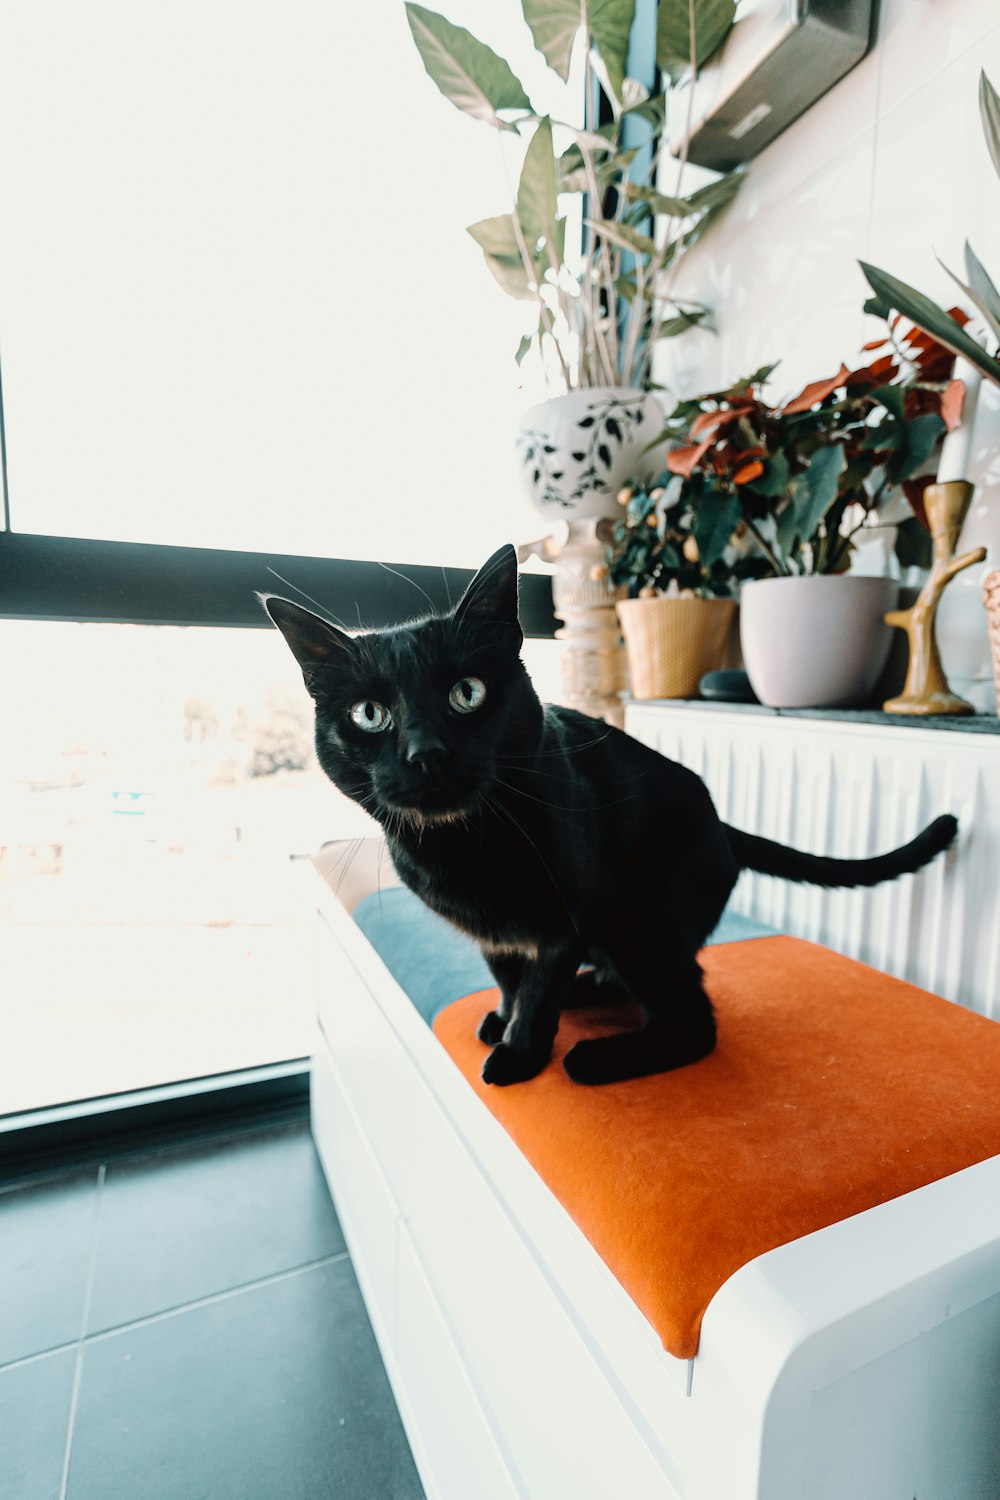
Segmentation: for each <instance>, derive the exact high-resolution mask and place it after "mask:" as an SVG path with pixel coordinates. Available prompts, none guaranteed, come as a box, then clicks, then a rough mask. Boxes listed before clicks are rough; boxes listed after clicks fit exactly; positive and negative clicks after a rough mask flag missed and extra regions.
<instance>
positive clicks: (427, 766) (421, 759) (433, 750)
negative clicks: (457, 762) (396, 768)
mask: <svg viewBox="0 0 1000 1500" xmlns="http://www.w3.org/2000/svg"><path fill="white" fill-rule="evenodd" d="M446 754H447V752H446V750H445V748H444V746H443V745H442V743H441V741H440V740H439V739H438V738H437V736H436V735H435V734H433V733H431V731H429V730H426V729H418V730H414V731H412V732H411V733H410V735H409V736H408V738H407V741H406V759H407V763H408V764H409V765H411V766H417V767H418V768H419V769H420V770H421V771H423V772H425V773H426V774H430V773H431V772H433V771H436V770H438V769H439V768H440V767H441V765H442V764H443V762H444V759H445V755H446Z"/></svg>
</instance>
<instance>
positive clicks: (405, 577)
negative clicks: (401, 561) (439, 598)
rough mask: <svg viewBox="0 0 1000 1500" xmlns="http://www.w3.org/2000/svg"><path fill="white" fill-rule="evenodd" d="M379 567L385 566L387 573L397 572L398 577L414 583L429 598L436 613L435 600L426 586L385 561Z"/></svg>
mask: <svg viewBox="0 0 1000 1500" xmlns="http://www.w3.org/2000/svg"><path fill="white" fill-rule="evenodd" d="M379 567H380V568H384V569H385V571H386V572H387V573H395V575H396V577H397V578H401V579H402V580H403V582H404V583H409V584H412V585H413V587H414V588H415V589H416V590H417V592H418V593H420V594H423V596H424V598H425V599H426V600H427V603H428V604H429V605H430V607H431V610H432V611H433V612H434V613H436V612H437V610H436V606H435V604H434V600H433V599H432V598H431V596H430V594H429V593H428V592H427V590H426V589H425V588H421V586H420V584H419V583H418V582H417V580H416V579H415V578H410V577H408V576H407V574H406V573H401V572H400V571H399V569H398V568H393V567H390V566H389V564H388V563H385V562H380V563H379Z"/></svg>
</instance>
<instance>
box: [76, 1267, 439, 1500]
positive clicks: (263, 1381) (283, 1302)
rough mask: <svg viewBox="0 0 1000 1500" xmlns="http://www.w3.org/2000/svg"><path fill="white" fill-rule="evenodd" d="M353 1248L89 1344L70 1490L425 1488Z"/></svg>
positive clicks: (244, 1494) (207, 1499) (393, 1496)
mask: <svg viewBox="0 0 1000 1500" xmlns="http://www.w3.org/2000/svg"><path fill="white" fill-rule="evenodd" d="M422 1494H423V1491H422V1489H421V1486H420V1483H419V1480H418V1478H417V1474H416V1470H415V1468H414V1466H413V1461H412V1458H411V1456H410V1452H409V1449H408V1447H407V1444H406V1440H405V1437H404V1434H403V1429H402V1426H401V1423H400V1420H399V1416H398V1414H397V1412H396V1408H395V1405H394V1403H393V1398H392V1394H391V1391H390V1388H389V1383H388V1380H387V1379H386V1375H385V1372H384V1370H383V1367H382V1364H381V1361H380V1359H379V1355H378V1350H377V1346H376V1344H375V1340H374V1337H373V1335H372V1332H371V1327H370V1324H369V1322H368V1318H367V1315H366V1313H365V1308H364V1304H363V1302H362V1300H361V1295H360V1293H359V1291H358V1288H357V1283H356V1281H355V1279H354V1273H353V1271H352V1269H351V1266H350V1262H349V1261H348V1260H346V1258H345V1259H344V1260H341V1261H337V1262H334V1263H333V1264H329V1265H326V1266H321V1267H316V1268H314V1269H312V1270H308V1271H303V1272H300V1273H298V1274H295V1275H292V1276H288V1277H285V1278H283V1279H281V1280H279V1281H276V1282H271V1283H269V1284H268V1285H266V1286H263V1287H256V1288H252V1289H250V1290H247V1291H244V1292H240V1293H238V1294H236V1295H234V1296H229V1297H223V1298H220V1299H218V1300H216V1301H213V1302H210V1303H207V1304H203V1305H202V1306H200V1307H195V1308H189V1309H187V1310H186V1311H183V1312H179V1313H174V1314H172V1315H170V1316H168V1317H164V1318H160V1319H156V1320H154V1321H153V1322H150V1323H145V1324H142V1325H140V1326H139V1327H137V1328H132V1329H124V1330H122V1331H120V1332H117V1333H114V1334H112V1335H110V1336H109V1337H106V1338H101V1339H96V1340H94V1341H93V1342H91V1343H90V1344H88V1346H87V1351H86V1355H85V1359H84V1367H83V1378H82V1383H81V1390H80V1398H79V1404H78V1408H77V1416H76V1424H75V1436H74V1444H73V1452H72V1457H71V1462H70V1470H69V1486H68V1493H67V1500H138V1497H141V1500H251V1497H252V1500H334V1497H335V1500H376V1497H377V1500H420V1497H421V1496H422Z"/></svg>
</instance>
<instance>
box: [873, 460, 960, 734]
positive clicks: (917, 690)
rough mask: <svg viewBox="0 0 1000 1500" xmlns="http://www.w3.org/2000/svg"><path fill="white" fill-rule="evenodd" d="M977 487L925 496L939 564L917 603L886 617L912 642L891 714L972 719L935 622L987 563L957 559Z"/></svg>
mask: <svg viewBox="0 0 1000 1500" xmlns="http://www.w3.org/2000/svg"><path fill="white" fill-rule="evenodd" d="M972 495H973V486H972V485H971V484H969V482H968V481H967V480H965V479H949V480H946V481H945V483H944V484H929V485H928V486H927V488H926V490H925V491H924V505H925V507H926V510H927V520H928V522H929V524H930V529H931V538H932V540H933V543H934V561H933V563H932V565H931V571H930V577H929V578H928V579H927V582H926V583H925V584H924V586H923V588H922V589H921V590H920V595H919V598H918V599H917V602H916V603H915V604H914V605H912V606H911V607H910V608H909V609H894V610H892V611H891V612H890V613H889V614H887V615H886V617H885V619H886V624H887V625H896V626H898V628H899V629H900V630H905V631H906V634H907V636H908V637H909V641H910V663H909V667H908V669H907V673H906V683H905V685H904V687H903V691H902V693H901V694H900V695H899V697H898V698H890V699H889V701H888V702H887V703H883V705H882V707H883V708H884V710H885V712H886V713H887V714H924V715H926V714H971V713H975V709H974V708H973V706H972V704H971V703H967V702H966V701H965V699H964V698H960V697H959V696H958V694H957V693H953V692H952V691H951V688H950V687H949V686H948V679H947V678H946V677H945V675H944V668H943V667H942V665H941V655H940V652H939V651H938V644H937V636H936V634H935V621H936V617H937V609H938V605H939V604H940V602H941V595H942V594H943V593H944V591H945V589H946V588H947V586H948V584H949V583H950V582H951V580H952V579H953V578H954V577H955V575H956V573H961V572H962V571H963V569H965V568H971V567H972V565H973V563H978V562H982V560H983V558H984V557H985V556H986V548H985V547H974V548H973V549H972V551H971V552H963V553H962V555H961V556H960V557H956V556H955V547H956V546H957V544H958V537H959V533H960V532H961V530H962V523H963V522H964V520H965V517H966V515H967V514H968V510H969V505H970V504H971V501H972Z"/></svg>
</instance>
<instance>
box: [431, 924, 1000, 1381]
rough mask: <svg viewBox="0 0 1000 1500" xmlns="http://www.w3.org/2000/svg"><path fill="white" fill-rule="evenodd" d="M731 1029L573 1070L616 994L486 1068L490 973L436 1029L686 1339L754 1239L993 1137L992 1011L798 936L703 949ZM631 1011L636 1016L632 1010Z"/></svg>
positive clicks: (820, 1223)
mask: <svg viewBox="0 0 1000 1500" xmlns="http://www.w3.org/2000/svg"><path fill="white" fill-rule="evenodd" d="M701 961H702V964H703V967H704V969H705V973H706V979H707V985H708V990H709V993H710V994H711V996H712V1000H713V1003H714V1005H715V1008H716V1014H717V1017H718V1023H719V1042H718V1047H717V1048H716V1051H715V1052H714V1053H713V1054H712V1055H711V1056H710V1057H708V1058H705V1059H704V1060H703V1061H702V1062H700V1063H697V1064H695V1065H694V1066H692V1067H687V1068H682V1069H679V1070H678V1071H677V1072H674V1073H668V1074H663V1075H660V1076H657V1077H653V1078H644V1079H636V1080H634V1081H631V1082H628V1083H618V1084H609V1085H604V1086H602V1087H598V1088H586V1087H581V1086H580V1085H578V1084H574V1083H572V1082H571V1081H570V1080H569V1078H568V1077H567V1076H566V1074H565V1072H564V1071H563V1069H562V1067H561V1066H560V1065H559V1064H560V1060H561V1058H562V1057H563V1056H564V1054H565V1052H566V1051H567V1050H568V1048H569V1047H570V1046H571V1045H572V1044H573V1042H575V1041H577V1040H578V1039H579V1038H581V1037H588V1036H600V1035H605V1034H607V1033H608V1032H610V1031H618V1030H621V1029H622V1028H623V1025H624V1024H630V1023H627V1022H626V1021H625V1019H624V1018H623V1014H622V1012H621V1011H620V1010H615V1011H612V1010H607V1011H601V1010H597V1009H593V1010H580V1011H575V1012H567V1013H565V1014H564V1016H563V1018H562V1023H561V1026H560V1030H559V1035H558V1038H557V1041H556V1052H555V1058H554V1060H553V1063H552V1064H551V1065H550V1066H549V1067H547V1068H546V1069H545V1071H544V1072H543V1073H542V1074H541V1075H540V1076H539V1077H538V1078H535V1079H533V1080H532V1081H531V1082H529V1083H525V1084H518V1085H514V1086H512V1087H508V1088H496V1087H493V1088H491V1087H487V1086H486V1085H485V1084H483V1082H482V1080H481V1078H480V1069H481V1067H482V1063H483V1058H484V1057H485V1055H486V1052H487V1048H486V1047H485V1046H484V1045H483V1043H481V1042H479V1041H478V1040H477V1038H476V1034H475V1033H476V1027H477V1025H478V1023H479V1020H480V1018H481V1017H482V1015H483V1013H484V1012H485V1011H486V1010H488V1009H491V1008H492V1007H493V1005H494V1004H495V1000H496V992H495V991H483V992H480V993H478V994H476V995H470V996H467V997H465V998H464V999H461V1000H458V1001H455V1002H454V1003H453V1004H452V1005H450V1006H448V1007H447V1008H446V1009H445V1010H443V1011H442V1012H441V1014H440V1015H439V1016H438V1017H437V1019H436V1020H435V1022H434V1030H435V1033H436V1034H437V1036H438V1038H439V1039H440V1041H441V1042H442V1044H443V1045H444V1047H445V1048H446V1049H447V1051H448V1052H449V1053H450V1055H451V1057H452V1058H453V1059H454V1061H455V1062H456V1063H457V1065H458V1067H459V1068H460V1069H461V1070H462V1072H463V1073H464V1074H465V1075H466V1077H467V1078H468V1080H469V1082H470V1083H471V1085H472V1087H473V1088H474V1089H475V1090H476V1091H477V1093H478V1094H479V1095H480V1097H481V1098H482V1099H483V1100H484V1101H485V1103H486V1105H487V1107H488V1108H489V1109H490V1110H491V1111H492V1113H493V1114H494V1115H495V1116H496V1118H497V1119H498V1120H499V1121H500V1122H501V1124H502V1125H503V1126H504V1127H505V1128H506V1130H507V1131H508V1132H509V1134H510V1135H511V1137H512V1138H513V1139H514V1141H515V1142H516V1143H517V1145H518V1146H519V1147H520V1149H521V1151H522V1152H523V1153H524V1155H525V1156H526V1157H527V1159H528V1161H530V1162H531V1163H532V1165H533V1166H534V1167H535V1169H536V1171H537V1172H538V1173H539V1175H540V1176H541V1177H542V1179H543V1180H544V1181H545V1182H546V1183H547V1184H548V1186H549V1188H550V1189H551V1190H552V1192H553V1193H554V1194H555V1196H556V1197H557V1198H558V1199H559V1200H560V1202H561V1203H562V1204H563V1206H564V1207H565V1208H566V1210H567V1211H568V1212H569V1213H570V1214H571V1216H572V1217H573V1219H574V1220H575V1221H576V1223H577V1224H578V1225H579V1226H580V1228H581V1229H582V1231H583V1232H584V1234H585V1235H586V1236H587V1238H588V1239H589V1240H590V1241H591V1243H592V1244H593V1246H594V1248H595V1249H596V1250H597V1252H598V1254H599V1255H600V1256H601V1257H602V1259H603V1260H604V1261H605V1263H606V1264H607V1265H608V1267H609V1268H610V1270H611V1271H612V1272H613V1273H614V1275H615V1276H616V1277H617V1278H618V1280H619V1281H620V1282H621V1284H622V1285H623V1287H624V1288H625V1289H626V1291H627V1292H628V1293H629V1295H630V1296H631V1298H632V1300H633V1301H634V1302H635V1303H636V1305H637V1306H638V1307H639V1308H640V1309H641V1310H642V1312H643V1313H644V1314H645V1315H646V1317H647V1318H648V1319H649V1321H650V1323H651V1324H652V1325H653V1327H654V1328H655V1329H656V1330H657V1332H658V1333H659V1335H660V1337H661V1339H662V1340H663V1344H664V1346H665V1348H666V1349H667V1350H668V1351H669V1352H670V1353H671V1354H675V1355H677V1356H678V1357H680V1358H688V1357H690V1356H691V1355H693V1354H694V1353H695V1352H696V1350H697V1347H698V1336H699V1330H700V1327H701V1320H702V1317H703V1315H704V1312H705V1309H706V1308H707V1306H708V1303H709V1302H710V1300H711V1298H712V1297H713V1295H714V1294H715V1292H716V1291H717V1290H718V1288H719V1287H720V1286H721V1285H722V1283H723V1282H724V1281H726V1280H727V1278H728V1277H729V1276H731V1275H732V1274H733V1272H734V1271H736V1270H737V1269H738V1268H739V1267H740V1266H742V1265H744V1264H746V1262H747V1261H749V1260H752V1259H753V1258H754V1257H755V1256H758V1255H761V1254H763V1253H764V1252H765V1251H767V1250H771V1249H773V1248H774V1247H775V1246H777V1245H781V1244H785V1243H787V1242H788V1241H790V1240H794V1239H797V1238H799V1237H800V1236H802V1235H804V1234H808V1233H810V1232H811V1231H813V1230H817V1229H822V1228H824V1227H825V1226H826V1225H828V1224H832V1223H835V1222H836V1221H838V1220H840V1219H845V1218H847V1217H849V1216H850V1215H852V1214H856V1213H860V1212H861V1211H862V1210H863V1209H867V1208H871V1207H873V1206H874V1205H876V1204H878V1203H882V1202H885V1201H887V1200H889V1199H891V1198H896V1197H898V1196H900V1194H902V1193H907V1192H910V1191H912V1190H913V1189H915V1188H919V1187H922V1186H924V1185H925V1184H926V1183H929V1182H933V1181H935V1180H937V1179H938V1178H941V1177H945V1176H947V1175H949V1174H950V1173H952V1172H957V1171H959V1170H960V1169H961V1168H963V1167H967V1166H971V1165H972V1164H973V1163H974V1162H978V1161H982V1160H984V1159H985V1158H987V1157H990V1156H995V1155H997V1154H1000V1025H998V1024H997V1023H996V1022H994V1021H991V1020H988V1019H986V1018H984V1017H982V1016H979V1015H975V1014H973V1013H972V1012H970V1011H967V1010H964V1009H962V1008H961V1007H960V1006H956V1005H952V1004H950V1003H949V1002H948V1001H945V1000H941V999H939V998H938V997H936V996H933V995H929V994H927V993H926V992H925V991H923V990H920V989H917V988H916V987H915V986H913V985H909V984H904V983H903V982H902V981H900V980H897V979H892V978H890V977H888V976H887V975H884V974H880V973H878V972H877V971H876V970H874V969H870V968H867V967H866V966H865V965H863V964H859V963H856V962H855V961H854V960H852V959H847V958H843V957H841V956H839V955H838V954H835V953H832V952H830V951H828V950H827V949H825V948H820V947H817V946H816V945H814V944H812V943H806V942H803V941H801V940H800V939H797V938H789V937H771V938H756V939H755V940H753V941H752V942H737V943H728V944H722V945H720V946H717V947H714V948H708V949H706V950H704V952H703V953H702V955H701ZM634 1022H635V1023H637V1022H638V1016H637V1015H636V1017H635V1018H634Z"/></svg>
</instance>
